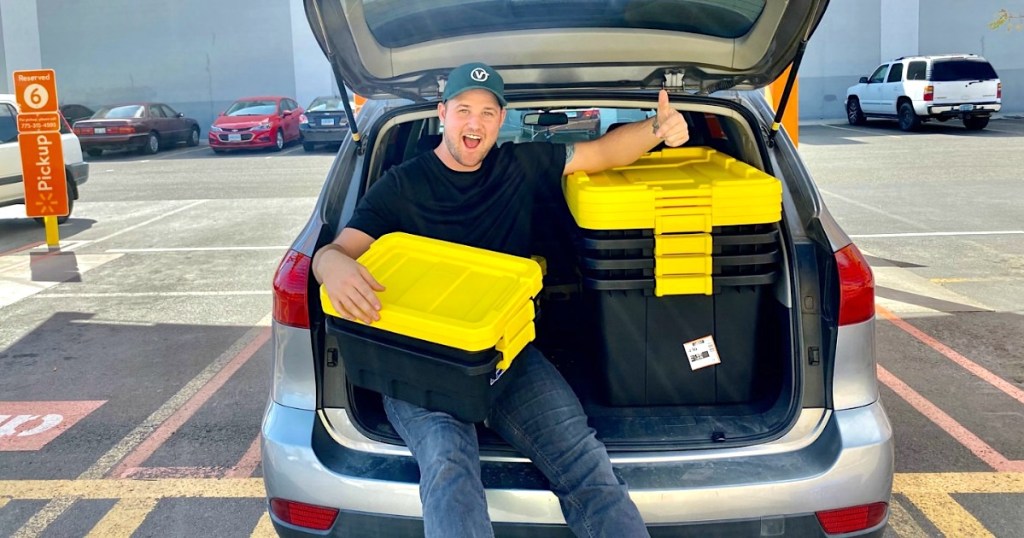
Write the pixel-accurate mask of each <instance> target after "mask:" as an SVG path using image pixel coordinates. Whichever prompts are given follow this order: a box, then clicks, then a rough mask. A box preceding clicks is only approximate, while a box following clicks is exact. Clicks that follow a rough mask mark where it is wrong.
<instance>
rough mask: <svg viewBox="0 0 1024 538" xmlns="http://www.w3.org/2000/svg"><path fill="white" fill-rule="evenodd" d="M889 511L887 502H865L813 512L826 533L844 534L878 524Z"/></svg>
mask: <svg viewBox="0 0 1024 538" xmlns="http://www.w3.org/2000/svg"><path fill="white" fill-rule="evenodd" d="M888 511H889V505H888V504H887V503H874V504H865V505H861V506H853V507H850V508H840V509H839V510H824V511H821V512H817V513H815V515H816V516H818V523H821V528H822V529H825V532H826V533H828V534H845V533H848V532H856V531H862V530H865V529H870V528H872V527H876V526H878V525H879V524H880V523H881V522H882V520H884V519H885V514H886V513H887V512H888Z"/></svg>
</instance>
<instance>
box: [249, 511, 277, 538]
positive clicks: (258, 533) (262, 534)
mask: <svg viewBox="0 0 1024 538" xmlns="http://www.w3.org/2000/svg"><path fill="white" fill-rule="evenodd" d="M252 538H277V531H276V530H274V524H273V523H271V522H270V514H267V513H266V512H264V513H263V516H262V517H260V520H259V522H258V523H256V528H255V529H253V530H252Z"/></svg>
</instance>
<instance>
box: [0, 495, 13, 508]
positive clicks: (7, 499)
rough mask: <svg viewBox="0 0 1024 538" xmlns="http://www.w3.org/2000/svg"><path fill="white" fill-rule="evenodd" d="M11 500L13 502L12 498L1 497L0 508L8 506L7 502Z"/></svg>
mask: <svg viewBox="0 0 1024 538" xmlns="http://www.w3.org/2000/svg"><path fill="white" fill-rule="evenodd" d="M9 502H11V499H10V498H8V497H0V508H3V507H4V506H6V505H7V503H9Z"/></svg>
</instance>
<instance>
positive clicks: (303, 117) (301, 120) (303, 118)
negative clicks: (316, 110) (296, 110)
mask: <svg viewBox="0 0 1024 538" xmlns="http://www.w3.org/2000/svg"><path fill="white" fill-rule="evenodd" d="M299 123H301V124H303V125H305V124H307V123H309V118H307V117H306V115H305V114H299Z"/></svg>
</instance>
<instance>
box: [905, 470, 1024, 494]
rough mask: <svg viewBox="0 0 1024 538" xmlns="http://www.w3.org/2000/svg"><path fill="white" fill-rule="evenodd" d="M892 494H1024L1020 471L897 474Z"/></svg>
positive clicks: (1023, 478) (1022, 477) (1023, 479)
mask: <svg viewBox="0 0 1024 538" xmlns="http://www.w3.org/2000/svg"><path fill="white" fill-rule="evenodd" d="M892 491H893V493H902V494H904V495H909V494H911V493H933V492H936V491H942V492H945V493H1024V473H1017V472H1013V473H897V474H896V476H895V477H893V483H892Z"/></svg>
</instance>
